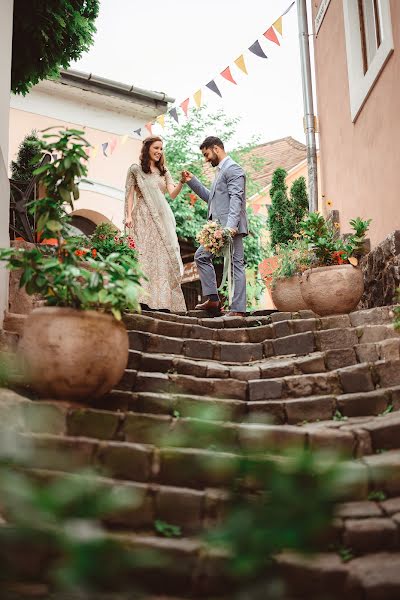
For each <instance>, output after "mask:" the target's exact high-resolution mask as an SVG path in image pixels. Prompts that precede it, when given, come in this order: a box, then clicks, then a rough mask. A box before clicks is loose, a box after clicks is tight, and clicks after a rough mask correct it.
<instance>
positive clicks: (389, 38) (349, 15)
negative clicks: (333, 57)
mask: <svg viewBox="0 0 400 600" xmlns="http://www.w3.org/2000/svg"><path fill="white" fill-rule="evenodd" d="M378 5H379V16H380V23H381V29H382V31H381V45H380V46H379V48H378V49H377V51H376V54H375V56H374V57H373V59H372V61H371V63H370V64H369V66H368V71H367V72H366V73H365V74H364V67H363V56H362V45H361V34H360V16H359V12H358V2H357V0H343V15H344V29H345V36H346V53H347V70H348V77H349V91H350V108H351V118H352V121H353V123H354V122H355V120H356V119H357V117H358V115H359V114H360V112H361V109H362V107H363V106H364V104H365V102H366V100H367V98H368V96H369V94H370V93H371V91H372V89H373V87H374V85H375V82H376V80H377V79H378V77H379V75H380V73H381V72H382V70H383V68H384V66H385V64H386V63H387V61H388V59H389V57H390V55H391V54H392V52H393V48H394V46H393V32H392V19H391V14H390V0H378Z"/></svg>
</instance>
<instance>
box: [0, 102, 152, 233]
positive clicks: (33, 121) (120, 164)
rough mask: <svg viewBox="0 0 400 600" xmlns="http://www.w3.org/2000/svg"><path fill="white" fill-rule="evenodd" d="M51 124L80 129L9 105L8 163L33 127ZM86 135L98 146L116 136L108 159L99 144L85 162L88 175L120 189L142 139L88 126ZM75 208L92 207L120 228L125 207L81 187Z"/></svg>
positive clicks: (118, 201)
mask: <svg viewBox="0 0 400 600" xmlns="http://www.w3.org/2000/svg"><path fill="white" fill-rule="evenodd" d="M53 125H58V126H60V127H67V126H69V127H75V128H77V129H81V128H82V125H81V124H80V123H66V122H64V121H61V120H58V119H54V118H49V117H45V116H42V115H38V114H35V113H31V112H26V111H22V110H19V109H14V108H12V109H11V110H10V138H9V162H10V161H11V160H12V159H13V158H14V157H15V155H16V152H17V150H18V145H19V144H20V142H21V140H22V139H23V138H24V136H25V135H26V134H27V133H30V132H31V131H32V129H37V130H38V131H41V130H43V129H46V128H47V127H51V126H53ZM85 137H86V138H87V140H88V141H89V142H90V144H92V145H93V146H94V145H98V146H99V145H101V144H102V143H103V142H107V141H108V142H109V141H111V139H113V138H114V137H116V139H117V141H118V143H117V145H116V147H115V150H114V152H113V153H112V154H111V155H110V152H109V151H108V154H109V156H108V158H106V157H105V156H104V155H103V153H102V149H101V146H100V148H99V150H98V152H97V155H96V156H95V157H94V156H93V155H91V157H90V159H89V163H88V168H89V172H88V178H89V179H91V180H94V181H96V182H99V183H101V184H103V185H106V186H111V187H113V188H117V189H123V188H124V187H125V179H126V173H127V170H128V168H129V166H130V165H131V164H132V163H133V162H137V160H138V158H139V153H140V148H141V141H140V140H136V139H132V138H128V140H127V141H126V143H124V144H122V136H114V135H113V134H110V133H109V132H106V131H99V130H97V129H92V128H90V127H87V128H86V129H85ZM75 208H76V209H77V210H78V209H80V210H82V209H85V208H87V209H88V210H92V211H93V210H94V211H96V212H97V213H99V214H101V215H104V216H105V217H106V218H107V219H109V220H110V221H112V222H113V223H114V224H115V225H116V226H117V227H119V228H121V226H122V219H123V216H124V215H123V210H124V209H123V202H122V201H121V200H118V199H115V198H112V197H110V196H107V195H103V194H101V193H95V192H94V191H88V190H81V195H80V199H79V200H78V201H77V202H76V205H75ZM81 214H83V213H81Z"/></svg>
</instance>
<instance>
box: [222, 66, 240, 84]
mask: <svg viewBox="0 0 400 600" xmlns="http://www.w3.org/2000/svg"><path fill="white" fill-rule="evenodd" d="M221 75H222V77H225V79H227V80H228V81H230V82H231V83H234V84H235V85H237V83H236V81H235V80H234V79H233V77H232V73H231V70H230V68H229V67H226V69H224V70H223V71H222V72H221Z"/></svg>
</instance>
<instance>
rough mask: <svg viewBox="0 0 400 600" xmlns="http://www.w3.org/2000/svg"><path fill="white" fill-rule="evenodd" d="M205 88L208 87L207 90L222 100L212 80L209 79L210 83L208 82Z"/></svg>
mask: <svg viewBox="0 0 400 600" xmlns="http://www.w3.org/2000/svg"><path fill="white" fill-rule="evenodd" d="M206 87H208V89H209V90H211V91H212V92H214V94H217V96H220V97H221V98H222V94H221V92H220V91H219V89H218V86H217V84H216V83H215V81H214V79H211V81H209V82H208V83H207V84H206Z"/></svg>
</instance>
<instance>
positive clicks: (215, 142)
mask: <svg viewBox="0 0 400 600" xmlns="http://www.w3.org/2000/svg"><path fill="white" fill-rule="evenodd" d="M213 146H219V147H220V148H222V150H225V148H224V143H223V141H222V140H221V139H220V138H219V137H216V136H215V135H209V136H208V137H206V139H205V140H204V142H203V143H202V144H201V146H200V150H207V149H208V148H212V147H213Z"/></svg>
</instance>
